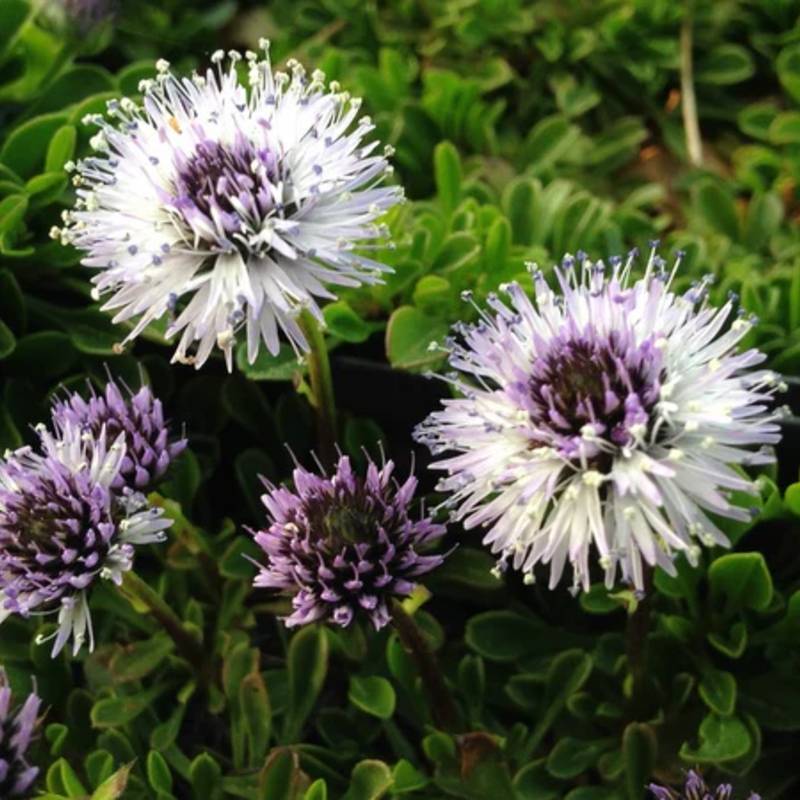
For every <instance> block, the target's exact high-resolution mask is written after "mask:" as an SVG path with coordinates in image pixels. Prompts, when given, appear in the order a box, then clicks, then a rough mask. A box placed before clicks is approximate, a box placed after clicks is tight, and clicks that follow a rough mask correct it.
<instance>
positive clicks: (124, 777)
mask: <svg viewBox="0 0 800 800" xmlns="http://www.w3.org/2000/svg"><path fill="white" fill-rule="evenodd" d="M132 768H133V764H128V765H127V766H124V767H122V768H121V769H118V770H117V771H116V772H115V773H114V774H113V775H112V776H111V777H110V778H108V780H106V781H104V782H103V783H102V784H101V785H100V786H99V787H98V788H97V789H95V791H94V792H93V794H92V797H91V800H117V798H118V797H122V794H123V792H124V791H125V789H126V788H127V786H128V777H129V775H130V772H131V769H132Z"/></svg>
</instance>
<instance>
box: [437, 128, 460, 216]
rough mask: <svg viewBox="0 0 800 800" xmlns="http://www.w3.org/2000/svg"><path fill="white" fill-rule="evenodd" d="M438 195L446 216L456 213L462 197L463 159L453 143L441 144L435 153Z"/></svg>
mask: <svg viewBox="0 0 800 800" xmlns="http://www.w3.org/2000/svg"><path fill="white" fill-rule="evenodd" d="M433 167H434V175H435V177H436V193H437V195H438V197H439V203H440V204H441V206H442V211H443V212H444V214H445V215H446V216H449V215H450V214H452V213H453V211H455V208H456V206H457V205H458V201H459V199H460V197H461V159H460V157H459V155H458V150H457V149H456V148H455V147H454V146H453V144H452V143H451V142H439V144H437V145H436V149H435V150H434V152H433Z"/></svg>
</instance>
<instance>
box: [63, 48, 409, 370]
mask: <svg viewBox="0 0 800 800" xmlns="http://www.w3.org/2000/svg"><path fill="white" fill-rule="evenodd" d="M263 46H264V50H265V52H267V48H268V45H267V43H265V42H264V43H263ZM241 58H242V57H241V55H240V54H238V53H236V52H235V51H232V52H231V53H229V60H230V64H229V66H228V67H227V68H225V67H223V65H222V62H223V60H224V53H223V52H222V51H219V52H217V53H215V54H214V55H213V56H212V59H211V60H212V61H213V62H215V67H213V68H211V69H209V70H208V71H207V72H206V73H205V74H204V75H199V74H194V75H193V76H192V77H191V78H178V77H176V76H174V75H173V74H172V73H171V72H170V71H169V64H168V63H167V62H165V61H160V62H159V63H158V64H157V68H158V76H157V77H156V79H155V80H151V81H145V82H144V83H143V85H142V87H141V88H142V90H143V92H144V101H143V105H142V106H138V105H137V104H135V103H134V102H133V101H132V100H130V99H127V98H125V99H123V100H121V101H112V102H111V103H110V104H109V113H110V117H111V119H110V120H109V119H105V118H103V117H99V116H98V117H94V118H93V121H94V122H96V124H97V125H98V126H99V127H100V132H99V133H98V134H97V135H96V136H95V137H94V139H93V140H92V142H93V145H94V147H95V149H96V150H97V155H95V156H93V157H91V158H87V159H85V160H84V161H81V162H80V163H79V164H78V165H77V167H76V168H77V173H78V174H77V175H76V183H77V185H78V187H79V188H78V190H77V191H78V202H77V205H76V210H75V211H73V212H71V213H69V214H68V215H67V223H68V224H67V228H66V229H65V230H63V231H61V230H58V229H54V231H53V234H54V235H55V236H60V238H61V239H62V240H63V241H67V242H71V243H72V244H74V245H75V246H76V247H78V248H79V249H81V250H83V251H85V253H86V256H85V258H84V261H83V263H84V264H86V265H87V266H90V267H94V268H96V269H98V270H99V271H100V272H99V274H98V275H96V276H95V278H94V279H93V280H94V283H95V284H96V290H95V291H96V293H97V295H98V296H100V295H104V294H107V293H109V294H110V297H109V299H108V300H107V301H106V303H105V306H104V308H106V309H114V310H115V311H116V316H115V317H114V321H115V322H123V321H127V320H131V319H137V320H138V321H137V322H136V324H135V326H134V328H133V330H132V331H131V333H130V334H129V336H128V337H127V339H126V341H128V340H131V339H133V338H135V337H136V336H138V335H139V334H140V333H141V332H142V331H143V330H144V328H145V327H146V326H147V325H148V324H149V323H150V322H152V321H153V320H155V319H158V318H160V317H162V316H164V315H165V314H166V315H168V317H169V325H168V328H167V336H168V337H172V336H175V335H176V334H178V333H180V334H181V335H180V339H179V341H178V346H177V349H176V352H175V357H174V360H176V361H184V362H185V361H192V362H193V363H195V364H196V366H198V367H199V366H200V365H202V364H203V362H205V361H206V359H207V358H208V356H209V354H210V353H211V351H212V349H213V348H214V347H215V346H216V347H219V348H220V349H221V350H222V351H223V352H224V354H225V357H226V361H227V364H228V368H229V369H230V368H231V365H232V353H233V346H234V344H235V341H236V337H237V335H238V334H239V332H240V331H243V332H244V335H245V338H246V341H247V353H248V358H249V360H250V362H251V363H252V362H253V361H254V360H255V358H256V356H257V354H258V351H259V347H260V345H261V342H262V341H263V342H264V343H265V344H266V346H267V348H268V350H269V351H270V352H271V353H277V351H278V348H279V331H282V332H283V333H284V334H285V335H286V336H287V337H288V339H289V341H290V342H291V343H292V345H293V346H294V347H296V348H300V349H307V342H306V340H305V337H304V336H303V333H302V331H301V330H300V328H299V327H298V324H297V322H296V317H297V315H298V314H299V313H300V311H301V310H302V309H303V308H308V309H309V310H310V311H311V312H312V313H313V314H314V315H315V316H317V317H319V316H320V314H321V312H320V309H319V307H318V305H317V302H316V298H332V297H334V295H333V294H332V293H331V292H330V291H329V290H328V289H327V288H326V285H342V286H357V285H359V284H360V283H363V282H371V283H374V282H376V281H377V280H378V278H379V275H380V273H381V271H385V270H386V269H387V268H386V267H384V266H383V265H381V264H379V263H377V262H376V261H373V260H371V259H369V258H367V257H365V256H363V255H359V254H357V253H356V252H355V251H354V248H355V247H356V245H359V246H361V245H362V244H363V243H366V242H369V241H370V240H375V239H379V238H382V237H384V236H385V233H386V231H385V228H384V227H383V226H379V225H377V224H376V220H377V219H378V218H379V217H380V216H381V215H382V214H383V213H384V212H385V211H386V210H387V209H388V208H390V207H391V206H393V205H394V204H395V203H397V202H398V201H399V200H400V199H401V197H402V193H401V190H400V189H399V188H398V187H381V186H380V183H381V182H382V181H383V179H384V177H385V176H386V175H387V174H389V172H390V171H391V168H390V166H389V164H388V163H387V161H386V158H385V157H384V155H380V154H376V153H375V148H376V146H377V142H371V143H368V144H365V143H364V137H365V136H366V135H367V134H368V133H369V131H371V130H372V129H373V127H374V126H373V125H372V123H371V121H370V120H369V118H368V117H362V118H361V119H360V120H358V121H357V123H356V119H357V115H358V110H359V107H360V101H359V100H357V99H355V98H351V97H350V96H349V95H347V94H345V93H341V92H340V91H339V89H338V87H337V86H336V85H335V84H331V85H330V88H329V89H326V87H325V84H324V77H325V76H324V75H323V74H322V73H321V72H314V73H313V74H312V75H311V76H310V78H309V76H307V75H306V72H305V70H304V69H303V68H302V67H301V66H300V65H299V64H298V63H297V62H294V61H290V62H289V63H288V67H289V69H290V71H291V74H287V73H283V72H273V70H272V67H271V64H270V61H269V58H268V56H267V57H265V58H264V59H263V60H259V58H258V56H257V55H256V54H255V53H252V52H248V53H247V54H246V56H245V60H246V65H247V75H248V78H247V83H248V84H249V89H248V87H247V86H246V85H245V84H243V83H242V82H241V81H240V78H239V72H238V69H237V64H238V62H239V61H240V60H241ZM190 348H192V349H193V350H194V353H193V355H191V356H190V355H189V350H190Z"/></svg>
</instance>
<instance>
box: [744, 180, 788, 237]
mask: <svg viewBox="0 0 800 800" xmlns="http://www.w3.org/2000/svg"><path fill="white" fill-rule="evenodd" d="M781 222H783V202H782V201H781V198H780V196H779V195H778V194H776V193H775V192H760V193H758V194H757V195H755V197H753V199H752V200H751V201H750V204H749V205H748V207H747V216H746V218H745V228H744V240H745V242H746V244H747V246H748V247H750V248H751V249H753V250H760V249H761V248H762V247H766V245H767V244H768V243H769V240H770V239H771V238H772V237H773V236H774V235H775V234H776V233H777V232H778V230H779V229H780V225H781Z"/></svg>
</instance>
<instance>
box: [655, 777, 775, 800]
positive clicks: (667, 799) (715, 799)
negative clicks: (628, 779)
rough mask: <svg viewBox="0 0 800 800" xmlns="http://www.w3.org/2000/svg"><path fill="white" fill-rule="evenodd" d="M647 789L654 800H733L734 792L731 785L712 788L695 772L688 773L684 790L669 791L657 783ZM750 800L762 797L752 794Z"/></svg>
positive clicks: (726, 784) (722, 784)
mask: <svg viewBox="0 0 800 800" xmlns="http://www.w3.org/2000/svg"><path fill="white" fill-rule="evenodd" d="M647 788H648V789H649V790H650V792H651V793H652V796H653V798H654V800H731V797H732V792H733V786H731V784H729V783H721V784H720V785H719V786H717V788H716V789H712V788H710V787H709V786H708V784H707V783H706V782H705V781H704V780H703V777H702V776H701V775H700V774H699V773H697V772H695V771H694V770H689V772H687V773H686V784H685V786H684V787H683V790H677V789H669V788H668V787H666V786H658V785H656V784H655V783H651V784H650V786H648V787H647ZM748 800H761V796H760V795H758V794H756V793H755V792H751V793H750V796H749V798H748Z"/></svg>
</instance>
